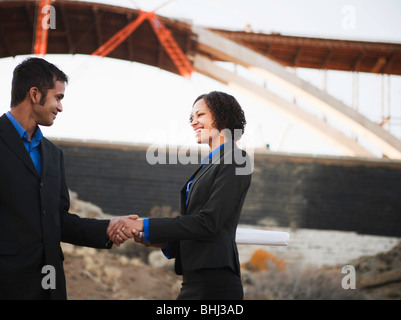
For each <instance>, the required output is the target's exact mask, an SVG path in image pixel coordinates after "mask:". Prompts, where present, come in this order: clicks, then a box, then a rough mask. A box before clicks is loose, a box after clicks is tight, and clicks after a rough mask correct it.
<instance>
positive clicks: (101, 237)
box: [59, 151, 112, 249]
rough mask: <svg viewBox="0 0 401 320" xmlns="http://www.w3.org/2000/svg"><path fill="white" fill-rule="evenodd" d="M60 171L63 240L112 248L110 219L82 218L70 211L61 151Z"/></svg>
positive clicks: (76, 243) (80, 244)
mask: <svg viewBox="0 0 401 320" xmlns="http://www.w3.org/2000/svg"><path fill="white" fill-rule="evenodd" d="M60 157H61V161H60V167H61V168H60V172H61V189H60V204H59V213H60V226H61V241H62V242H68V243H71V244H75V245H79V246H86V247H93V248H100V249H103V248H104V249H106V248H111V246H112V243H111V242H110V241H109V239H108V238H107V227H108V225H109V222H110V220H97V219H90V218H81V217H79V216H78V215H75V214H72V213H69V212H68V210H69V208H70V197H69V193H68V187H67V182H66V178H65V166H64V156H63V153H62V151H61V156H60Z"/></svg>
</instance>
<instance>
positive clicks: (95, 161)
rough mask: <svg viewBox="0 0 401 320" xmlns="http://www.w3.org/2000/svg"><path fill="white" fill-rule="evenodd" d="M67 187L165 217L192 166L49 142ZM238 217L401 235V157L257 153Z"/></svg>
mask: <svg viewBox="0 0 401 320" xmlns="http://www.w3.org/2000/svg"><path fill="white" fill-rule="evenodd" d="M54 142H55V143H56V144H57V145H59V146H60V147H61V148H62V149H63V150H64V153H65V158H66V171H67V179H68V184H69V188H70V189H71V190H73V191H75V192H77V193H78V196H79V198H80V199H82V200H84V201H89V202H92V203H94V204H96V205H98V206H100V207H101V208H102V209H103V211H104V212H106V213H110V214H115V215H121V214H129V213H137V214H139V215H141V216H149V217H151V216H171V215H175V214H177V212H178V203H179V191H180V189H181V187H182V186H183V184H184V182H185V181H186V179H187V178H188V177H189V176H190V175H191V174H192V172H193V171H194V170H195V168H196V165H182V164H156V165H150V164H149V163H148V162H147V161H146V150H147V147H146V146H129V145H112V144H101V143H88V142H86V143H83V142H77V141H61V140H60V141H54ZM240 223H241V224H247V225H258V226H267V227H272V228H289V229H290V230H292V231H295V230H301V229H318V230H336V231H343V232H351V233H359V234H364V235H376V236H388V237H400V236H401V162H397V161H389V160H385V159H379V160H367V159H355V158H343V157H338V158H337V157H313V156H302V155H287V154H275V153H269V152H264V153H255V155H254V172H253V176H252V184H251V187H250V190H249V192H248V196H247V199H246V202H245V204H244V210H243V214H242V216H241V220H240Z"/></svg>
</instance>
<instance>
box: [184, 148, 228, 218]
mask: <svg viewBox="0 0 401 320" xmlns="http://www.w3.org/2000/svg"><path fill="white" fill-rule="evenodd" d="M229 143H231V144H230V145H229ZM233 147H235V143H234V145H233V143H232V142H230V141H228V142H227V143H226V144H225V145H224V146H223V147H222V148H221V149H220V151H219V152H218V153H217V154H216V155H215V156H214V157H213V158H212V160H211V163H208V164H205V165H204V166H203V167H202V166H201V167H199V168H198V170H196V171H195V173H194V174H193V175H192V176H191V178H189V179H188V181H187V183H188V182H189V181H191V180H192V179H194V181H193V182H192V185H191V188H190V189H189V192H188V203H189V201H190V198H191V194H192V190H193V188H194V185H195V184H196V183H197V182H198V181H199V179H200V178H202V176H203V175H204V174H205V173H206V172H207V171H208V170H209V169H210V168H211V167H212V165H214V164H216V163H223V161H224V157H225V156H227V155H228V153H229V152H230V151H232V148H233ZM194 177H195V178H194ZM187 183H186V184H185V185H184V187H183V189H182V190H181V192H182V191H183V192H184V193H182V195H183V197H182V196H181V205H184V206H183V208H186V199H185V190H186V186H187ZM182 201H183V202H182ZM185 211H186V209H185Z"/></svg>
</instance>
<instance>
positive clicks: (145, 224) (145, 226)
mask: <svg viewBox="0 0 401 320" xmlns="http://www.w3.org/2000/svg"><path fill="white" fill-rule="evenodd" d="M143 234H144V235H145V242H150V239H149V238H150V237H149V219H143Z"/></svg>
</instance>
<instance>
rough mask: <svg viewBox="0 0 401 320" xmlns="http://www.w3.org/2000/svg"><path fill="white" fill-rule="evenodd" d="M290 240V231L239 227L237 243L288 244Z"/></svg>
mask: <svg viewBox="0 0 401 320" xmlns="http://www.w3.org/2000/svg"><path fill="white" fill-rule="evenodd" d="M289 241H290V234H289V233H288V232H284V231H270V230H262V229H252V228H237V233H236V242H237V244H259V245H270V246H287V245H288V243H289Z"/></svg>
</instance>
